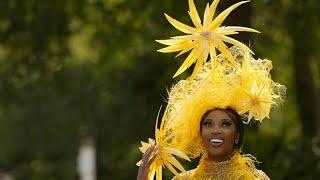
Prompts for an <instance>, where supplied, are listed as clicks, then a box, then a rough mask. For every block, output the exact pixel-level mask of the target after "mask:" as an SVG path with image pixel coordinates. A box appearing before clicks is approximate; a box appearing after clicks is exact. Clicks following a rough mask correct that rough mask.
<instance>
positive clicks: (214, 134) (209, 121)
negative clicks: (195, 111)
mask: <svg viewBox="0 0 320 180" xmlns="http://www.w3.org/2000/svg"><path fill="white" fill-rule="evenodd" d="M243 130H244V128H243V124H242V121H241V116H240V115H239V114H238V113H237V112H235V111H234V110H233V109H231V108H227V109H212V110H209V111H207V112H206V113H205V114H204V115H203V116H202V119H201V124H200V133H201V138H202V142H203V145H204V147H205V148H204V149H205V153H204V155H203V157H202V158H201V160H200V163H199V165H198V167H197V168H196V169H193V170H190V171H187V172H184V173H181V174H179V175H178V176H176V177H174V178H173V179H174V180H175V179H179V178H180V179H241V178H243V179H260V180H268V179H269V177H268V176H267V175H266V174H265V173H264V172H263V171H261V170H257V169H256V168H255V167H254V164H253V161H254V159H251V158H250V157H243V156H241V155H240V148H241V145H242V139H243V134H244V131H243Z"/></svg>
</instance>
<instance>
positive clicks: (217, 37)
mask: <svg viewBox="0 0 320 180" xmlns="http://www.w3.org/2000/svg"><path fill="white" fill-rule="evenodd" d="M188 2H189V7H190V11H189V15H190V17H191V19H192V21H193V23H194V24H195V28H193V27H190V26H187V25H185V24H182V23H180V22H178V21H176V20H174V19H173V18H171V17H170V16H166V17H167V19H168V20H169V22H170V23H171V24H172V25H173V26H175V27H176V28H177V29H179V30H181V31H184V30H186V29H189V30H190V32H186V33H188V34H191V35H185V36H176V37H173V38H171V39H169V40H160V41H158V42H160V43H162V44H165V45H168V47H166V48H163V49H161V50H160V51H161V52H176V51H180V53H179V54H178V55H181V54H183V53H186V52H188V51H191V53H190V54H189V55H188V57H187V59H186V60H185V62H184V63H183V64H182V65H181V67H180V68H179V70H178V71H177V73H176V75H179V74H180V73H182V72H183V71H185V70H186V69H187V68H189V67H190V66H191V65H192V64H193V63H195V69H194V71H193V73H192V75H191V76H190V77H189V78H188V79H187V80H180V81H179V82H178V83H177V84H175V85H174V86H173V88H172V89H171V90H170V92H169V97H168V104H167V107H166V109H165V112H164V114H163V117H162V119H161V124H160V126H158V123H156V128H155V140H152V139H149V142H148V143H146V142H141V143H142V147H140V150H141V152H142V153H144V155H143V158H142V160H141V161H139V162H138V164H137V165H138V166H140V168H139V172H138V179H139V180H145V179H154V177H156V179H162V168H164V167H165V168H167V169H168V170H170V171H171V172H172V173H173V174H174V175H175V177H174V179H191V180H192V179H209V180H221V179H222V180H224V179H228V180H229V179H232V180H233V179H236V180H240V179H241V180H252V179H254V180H259V179H260V180H261V179H262V180H265V179H269V178H268V176H266V175H265V174H264V173H263V172H262V171H260V170H257V169H256V167H255V164H254V163H255V159H254V158H253V157H252V156H251V155H242V154H241V152H240V149H241V144H242V138H243V124H247V123H249V122H250V121H252V120H255V121H258V122H262V121H263V120H264V119H266V118H268V117H269V114H270V110H271V107H272V106H274V105H276V104H277V103H278V102H279V100H282V96H281V95H284V93H285V92H284V90H285V88H284V87H283V86H282V85H280V84H278V83H275V82H274V81H273V80H272V79H271V75H270V70H271V69H272V63H271V61H269V60H266V59H255V58H253V56H252V53H253V52H252V51H251V50H250V49H249V48H248V47H247V46H245V45H243V44H242V43H239V42H238V41H236V40H234V39H230V38H228V37H227V35H234V34H238V33H239V32H240V31H249V32H256V31H254V30H252V29H250V28H245V27H239V26H234V27H221V28H219V26H220V25H221V24H222V22H223V21H224V19H225V18H226V17H227V16H228V14H229V13H230V12H231V11H232V10H234V9H235V8H236V7H238V6H240V5H241V4H244V3H246V2H247V1H243V2H239V3H237V4H235V5H233V6H231V7H230V8H228V9H226V10H225V11H223V12H222V13H221V14H219V15H218V16H217V17H216V18H215V19H212V17H213V15H214V12H215V9H216V6H217V4H218V2H219V0H214V1H213V2H212V4H211V5H209V4H208V5H207V8H206V10H205V15H204V23H203V25H202V24H201V20H200V17H199V15H198V13H197V11H196V8H195V5H194V2H193V0H188ZM221 38H222V39H221ZM223 41H224V42H227V43H229V44H232V45H234V46H232V47H230V48H228V47H227V46H226V45H225V44H224V42H223ZM216 50H218V51H220V54H218V55H217V54H216ZM209 54H210V56H209V57H210V58H209V59H208V55H209ZM158 117H159V116H158ZM157 122H158V119H157ZM175 156H177V157H180V158H183V159H186V160H189V161H191V159H193V158H197V157H201V160H200V163H199V165H198V167H197V168H196V169H193V170H190V171H186V170H185V169H184V168H183V166H182V165H181V164H180V163H179V161H178V160H177V159H176V158H175ZM178 170H179V171H181V172H180V173H179V172H178Z"/></svg>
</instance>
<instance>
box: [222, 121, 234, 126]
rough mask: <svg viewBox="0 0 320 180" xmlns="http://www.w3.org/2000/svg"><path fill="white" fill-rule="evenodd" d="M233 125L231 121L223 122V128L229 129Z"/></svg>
mask: <svg viewBox="0 0 320 180" xmlns="http://www.w3.org/2000/svg"><path fill="white" fill-rule="evenodd" d="M231 125H232V122H231V121H230V120H223V121H222V126H223V127H229V126H231Z"/></svg>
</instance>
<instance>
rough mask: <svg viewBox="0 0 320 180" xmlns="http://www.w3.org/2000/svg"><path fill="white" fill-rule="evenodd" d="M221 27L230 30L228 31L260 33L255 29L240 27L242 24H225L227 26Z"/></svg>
mask: <svg viewBox="0 0 320 180" xmlns="http://www.w3.org/2000/svg"><path fill="white" fill-rule="evenodd" d="M221 29H224V30H230V31H246V32H253V33H260V31H257V30H255V29H252V28H248V27H242V26H227V27H221Z"/></svg>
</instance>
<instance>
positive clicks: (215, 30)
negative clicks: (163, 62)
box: [156, 0, 259, 79]
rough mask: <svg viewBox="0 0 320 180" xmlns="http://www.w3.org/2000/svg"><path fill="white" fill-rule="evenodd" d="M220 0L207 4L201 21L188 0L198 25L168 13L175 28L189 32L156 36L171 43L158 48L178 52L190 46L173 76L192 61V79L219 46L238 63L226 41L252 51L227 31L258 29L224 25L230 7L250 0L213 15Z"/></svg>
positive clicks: (223, 52) (178, 73)
mask: <svg viewBox="0 0 320 180" xmlns="http://www.w3.org/2000/svg"><path fill="white" fill-rule="evenodd" d="M219 1H220V0H214V1H213V2H212V4H211V5H209V4H207V7H206V9H205V12H204V17H203V23H201V19H200V17H199V14H198V12H197V9H196V7H195V4H194V1H193V0H189V11H188V13H189V15H190V18H191V20H192V22H193V24H194V25H195V27H191V26H188V25H186V24H183V23H181V22H179V21H177V20H175V19H173V18H172V17H170V16H169V15H167V14H165V16H166V18H167V20H168V21H169V22H170V23H171V24H172V25H173V26H174V27H175V28H177V29H178V30H180V31H182V32H184V33H186V34H187V35H183V36H175V37H171V39H168V40H156V41H157V42H159V43H161V44H164V45H168V47H166V48H162V49H159V50H158V51H159V52H163V53H170V52H178V51H180V53H179V54H178V55H177V56H179V55H181V54H184V53H186V52H188V51H190V50H191V52H190V54H189V55H188V57H187V58H186V59H185V61H184V63H183V64H182V65H181V66H180V68H179V69H178V71H177V72H176V73H175V74H174V76H173V77H176V76H178V75H180V74H181V73H182V72H184V71H185V70H186V69H188V68H189V67H190V66H191V65H192V64H193V63H196V65H195V68H194V70H193V73H192V75H191V79H193V78H194V77H195V76H196V74H197V73H198V72H199V69H200V68H201V66H202V65H203V63H204V62H206V60H207V59H208V57H209V56H210V58H211V59H214V58H215V57H216V55H217V52H216V49H217V50H219V51H220V52H221V53H222V54H223V56H225V57H226V58H227V60H228V61H230V62H231V64H233V65H235V64H236V63H235V61H234V58H233V57H232V55H231V53H230V52H229V50H228V47H227V45H226V44H225V43H229V44H232V45H235V46H237V47H239V48H242V49H244V50H246V51H249V52H251V53H252V54H253V52H252V51H251V50H250V48H249V47H247V46H246V45H244V44H243V43H241V42H239V41H237V40H235V39H233V38H230V37H228V35H234V34H238V33H239V32H240V31H247V32H255V33H259V31H257V30H254V29H251V28H247V27H241V26H221V24H222V23H223V21H224V20H225V19H226V18H227V16H228V15H229V14H230V13H231V11H233V10H234V9H236V8H237V7H239V6H240V5H242V4H244V3H247V2H249V1H241V2H238V3H236V4H234V5H232V6H230V7H229V8H227V9H226V10H224V11H223V12H222V13H220V14H219V15H218V16H217V17H216V18H215V19H213V16H214V14H215V11H216V7H217V5H218V3H219ZM212 66H213V64H212Z"/></svg>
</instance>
